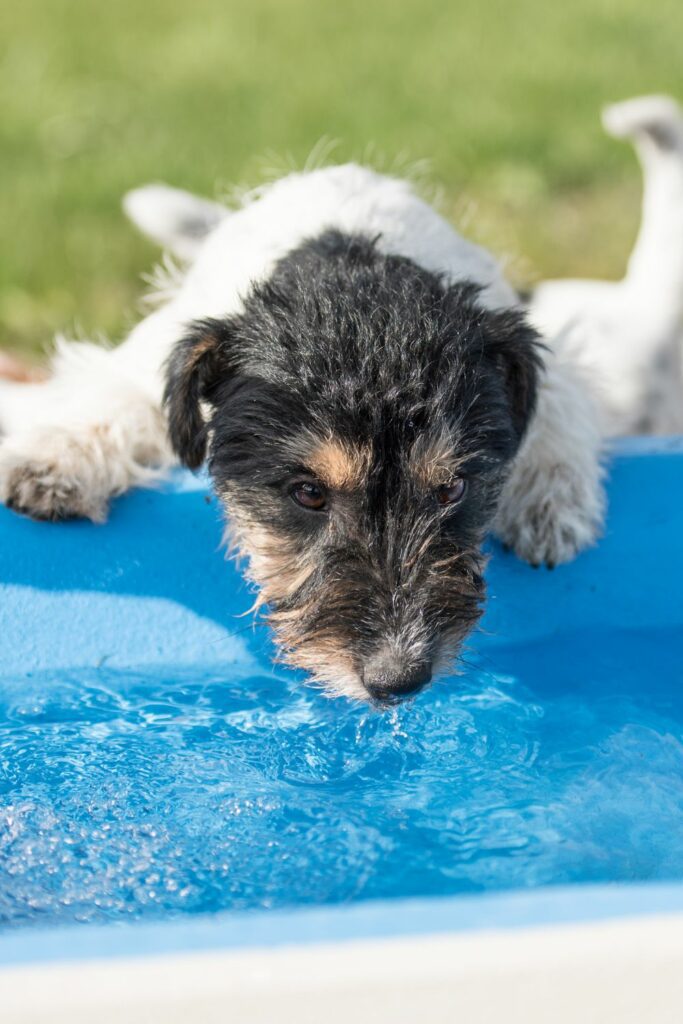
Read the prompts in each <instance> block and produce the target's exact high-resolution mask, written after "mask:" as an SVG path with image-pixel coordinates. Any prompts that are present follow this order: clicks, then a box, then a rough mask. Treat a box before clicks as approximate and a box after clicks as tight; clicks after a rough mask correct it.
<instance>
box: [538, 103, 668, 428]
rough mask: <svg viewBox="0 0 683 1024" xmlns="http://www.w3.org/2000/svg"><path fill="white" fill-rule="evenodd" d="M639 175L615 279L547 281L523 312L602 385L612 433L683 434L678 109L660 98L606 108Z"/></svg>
mask: <svg viewBox="0 0 683 1024" xmlns="http://www.w3.org/2000/svg"><path fill="white" fill-rule="evenodd" d="M603 124H604V126H605V128H606V130H607V131H608V132H609V133H610V134H611V135H613V136H615V137H616V138H626V139H630V140H631V141H632V142H633V143H634V145H635V148H636V152H637V153H638V156H639V159H640V162H641V166H642V169H643V179H644V194H643V211H642V219H641V225H640V231H639V234H638V238H637V240H636V244H635V247H634V249H633V252H632V254H631V258H630V260H629V263H628V269H627V272H626V276H625V277H624V278H623V280H622V281H618V282H606V281H580V280H579V281H548V282H545V283H544V284H542V285H540V286H539V287H538V288H537V289H536V291H535V293H534V295H533V297H532V301H531V305H530V314H531V317H532V320H533V321H534V323H535V324H536V326H537V327H538V328H539V330H541V332H542V333H544V334H545V335H546V336H547V337H549V338H554V337H561V338H563V343H564V345H565V347H566V348H568V349H570V351H571V356H572V358H573V359H575V360H576V362H577V363H578V364H579V365H580V366H582V367H583V368H584V369H585V370H586V372H587V373H588V374H589V375H590V377H591V379H592V380H593V381H595V382H596V383H597V385H598V387H599V389H600V393H601V397H602V403H601V404H602V406H603V411H604V429H605V431H606V432H607V433H609V434H633V433H648V434H649V433H656V434H668V433H680V432H683V113H682V112H681V110H680V108H679V107H678V106H677V104H676V103H675V102H674V101H673V100H672V99H670V98H668V97H666V96H644V97H640V98H638V99H634V100H627V101H626V102H624V103H617V104H614V105H613V106H611V107H608V108H607V109H606V110H605V111H604V113H603Z"/></svg>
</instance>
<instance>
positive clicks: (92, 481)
mask: <svg viewBox="0 0 683 1024" xmlns="http://www.w3.org/2000/svg"><path fill="white" fill-rule="evenodd" d="M97 455H98V453H97V452H96V451H94V450H93V446H92V444H89V443H87V442H84V441H83V440H81V439H80V438H79V437H78V435H77V434H72V433H69V432H66V431H59V430H56V431H53V432H51V433H47V432H45V433H43V432H41V433H39V434H32V435H30V436H29V437H27V438H13V439H12V441H9V440H8V441H5V442H3V443H0V500H2V501H3V502H4V503H5V505H7V507H8V508H11V509H14V510H15V511H16V512H21V513H23V514H24V515H28V516H31V518H33V519H47V520H52V521H54V520H59V519H74V518H85V519H91V520H92V521H93V522H96V523H100V522H103V521H104V520H105V518H106V514H107V501H108V496H109V495H108V494H107V491H106V489H103V486H102V483H103V482H102V464H101V460H98V458H97ZM98 462H99V465H98Z"/></svg>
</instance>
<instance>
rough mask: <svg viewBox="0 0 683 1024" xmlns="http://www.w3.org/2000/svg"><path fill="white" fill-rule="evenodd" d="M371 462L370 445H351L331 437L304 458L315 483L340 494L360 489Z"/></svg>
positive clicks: (351, 443) (348, 442) (341, 439)
mask: <svg viewBox="0 0 683 1024" xmlns="http://www.w3.org/2000/svg"><path fill="white" fill-rule="evenodd" d="M371 461H372V448H371V446H370V445H369V444H362V445H359V444H354V443H353V442H351V441H347V440H346V439H345V438H344V439H343V438H338V437H334V436H329V437H326V438H323V439H322V440H321V441H319V442H317V443H316V444H315V445H314V446H313V447H312V448H311V449H310V450H309V452H308V454H307V456H306V462H307V464H308V466H310V468H311V471H312V472H313V473H315V475H316V476H317V477H318V479H320V480H321V481H322V482H323V483H324V484H326V485H327V486H328V487H331V488H333V489H334V490H340V491H343V490H357V489H358V488H361V487H363V486H364V485H365V483H366V480H367V477H368V473H369V471H370V464H371Z"/></svg>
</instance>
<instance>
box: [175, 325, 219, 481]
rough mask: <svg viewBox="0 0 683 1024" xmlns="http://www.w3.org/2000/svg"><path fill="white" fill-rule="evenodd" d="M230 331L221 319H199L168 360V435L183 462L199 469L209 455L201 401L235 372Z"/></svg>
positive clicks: (206, 400)
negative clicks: (231, 353) (230, 354)
mask: <svg viewBox="0 0 683 1024" xmlns="http://www.w3.org/2000/svg"><path fill="white" fill-rule="evenodd" d="M230 347H231V346H230V332H229V329H228V327H227V325H226V324H225V323H223V322H221V321H220V320H200V321H197V322H195V323H194V324H193V325H192V327H191V329H190V330H189V332H188V333H187V334H186V335H185V337H184V338H182V339H181V340H180V341H179V342H177V343H176V345H175V347H174V348H173V351H172V352H171V355H170V356H169V358H168V360H167V362H166V386H165V389H164V406H165V407H166V412H167V415H168V434H169V438H170V441H171V444H172V446H173V449H174V451H175V452H176V454H177V455H178V457H179V458H180V460H181V462H183V463H184V465H186V466H188V467H189V468H190V469H197V468H198V467H199V466H200V465H201V464H202V462H203V461H204V458H205V456H206V443H207V432H208V425H207V422H206V420H205V417H204V414H203V410H202V404H204V403H208V404H209V405H211V400H212V397H213V393H214V391H215V388H216V387H217V386H218V385H219V384H220V383H221V381H224V380H225V379H226V378H227V377H228V376H230V375H231V373H232V367H231V365H230V357H229V353H230Z"/></svg>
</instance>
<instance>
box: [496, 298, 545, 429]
mask: <svg viewBox="0 0 683 1024" xmlns="http://www.w3.org/2000/svg"><path fill="white" fill-rule="evenodd" d="M487 321H488V323H487V331H486V333H487V341H486V350H487V353H488V354H489V355H490V356H491V357H492V358H493V360H494V362H495V364H496V366H497V368H498V370H499V371H500V372H501V373H502V375H503V380H504V382H505V388H506V391H507V395H508V401H509V403H510V412H511V415H512V423H513V426H514V428H515V431H516V433H517V437H518V439H519V440H520V441H521V439H522V437H523V436H524V433H525V432H526V429H527V427H528V425H529V421H530V420H531V417H532V415H533V413H534V410H535V408H536V396H537V393H538V383H539V377H540V374H541V370H542V367H543V359H542V350H543V347H544V346H543V345H542V343H541V340H540V337H539V335H538V333H537V332H536V331H535V330H534V328H533V327H532V326H531V324H530V323H529V322H528V321H527V319H526V317H525V316H524V314H523V313H522V312H520V311H518V310H515V309H509V310H502V311H500V312H496V313H491V314H489V315H488V317H487Z"/></svg>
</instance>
